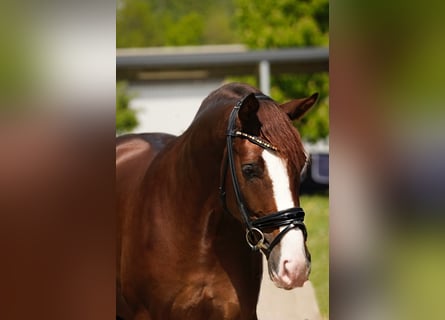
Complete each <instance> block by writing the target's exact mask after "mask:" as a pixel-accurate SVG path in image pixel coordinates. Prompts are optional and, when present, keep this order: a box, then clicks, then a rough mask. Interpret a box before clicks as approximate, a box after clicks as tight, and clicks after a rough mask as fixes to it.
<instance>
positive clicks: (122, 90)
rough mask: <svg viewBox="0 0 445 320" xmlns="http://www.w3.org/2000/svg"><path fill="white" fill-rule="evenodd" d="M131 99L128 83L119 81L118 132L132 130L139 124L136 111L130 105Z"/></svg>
mask: <svg viewBox="0 0 445 320" xmlns="http://www.w3.org/2000/svg"><path fill="white" fill-rule="evenodd" d="M130 99H131V96H130V95H129V94H128V93H127V85H126V83H125V82H118V83H117V85H116V132H117V133H118V134H121V133H124V132H127V131H130V130H132V129H134V128H135V127H136V126H137V124H138V121H137V119H136V112H135V111H134V110H132V109H130V107H129V102H130Z"/></svg>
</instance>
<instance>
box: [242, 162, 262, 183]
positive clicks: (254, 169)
mask: <svg viewBox="0 0 445 320" xmlns="http://www.w3.org/2000/svg"><path fill="white" fill-rule="evenodd" d="M241 169H242V171H243V176H244V177H245V178H246V179H252V178H257V177H260V176H261V170H260V168H259V167H258V165H256V164H254V163H249V164H244V165H242V167H241Z"/></svg>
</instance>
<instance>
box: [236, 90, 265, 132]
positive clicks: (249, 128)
mask: <svg viewBox="0 0 445 320" xmlns="http://www.w3.org/2000/svg"><path fill="white" fill-rule="evenodd" d="M259 107H260V104H259V102H258V100H257V98H256V97H255V94H253V93H251V94H249V95H248V96H247V97H245V98H244V101H243V104H242V105H241V108H240V110H239V112H238V118H239V120H240V123H241V130H242V131H243V132H245V133H248V134H251V135H259V133H260V128H261V123H260V120H259V119H258V116H257V111H258V108H259Z"/></svg>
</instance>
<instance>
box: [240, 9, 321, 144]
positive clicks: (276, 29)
mask: <svg viewBox="0 0 445 320" xmlns="http://www.w3.org/2000/svg"><path fill="white" fill-rule="evenodd" d="M235 4H236V11H235V17H234V19H235V24H236V27H237V32H238V34H239V35H240V37H241V41H242V42H243V43H245V44H247V45H248V46H249V47H250V48H253V49H259V48H261V49H263V48H286V47H307V46H327V45H328V41H329V35H328V32H329V3H328V0H305V1H303V0H301V1H295V0H278V1H277V0H263V1H251V0H235ZM253 84H255V85H257V84H256V83H253ZM271 85H272V94H271V95H272V96H273V97H274V99H275V100H278V101H285V100H289V99H293V98H297V97H304V96H309V95H310V94H312V93H314V92H315V91H317V92H319V93H320V99H319V103H318V106H317V107H316V108H315V109H313V110H312V111H310V112H309V114H308V115H307V116H306V117H304V118H303V119H302V120H301V122H300V123H297V126H298V128H299V130H300V132H301V135H302V136H303V138H304V139H306V140H309V141H315V140H317V139H320V138H325V137H327V136H328V134H329V111H328V94H329V78H328V75H327V73H314V74H299V75H295V74H285V75H280V76H273V77H272V81H271Z"/></svg>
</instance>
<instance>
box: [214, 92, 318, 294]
mask: <svg viewBox="0 0 445 320" xmlns="http://www.w3.org/2000/svg"><path fill="white" fill-rule="evenodd" d="M317 97H318V95H317V94H314V95H312V96H310V97H308V98H303V99H298V100H292V101H290V102H288V103H285V104H281V105H279V104H278V103H276V102H275V101H273V100H272V99H270V98H269V97H267V96H264V95H262V94H260V93H256V94H254V93H251V94H248V95H246V96H244V98H243V99H241V100H240V101H238V103H237V105H236V106H235V107H234V108H233V109H232V112H231V114H230V118H229V123H228V128H227V145H226V156H225V159H226V161H225V162H224V161H223V163H225V164H224V165H223V166H222V177H223V179H222V180H223V182H222V185H221V188H222V193H223V200H224V204H225V206H226V209H227V210H228V211H229V212H230V213H231V214H232V215H233V216H234V217H235V218H236V219H238V220H239V221H240V222H241V223H242V224H244V226H245V227H246V240H247V242H248V244H249V245H250V246H251V247H252V248H254V249H259V250H261V251H262V252H263V253H264V254H265V256H266V257H267V260H268V269H269V270H268V271H269V275H270V278H271V280H272V281H273V282H274V283H275V285H276V286H277V287H280V288H284V289H292V288H295V287H300V286H302V285H303V284H304V282H305V281H306V280H307V279H308V276H309V273H310V253H309V251H308V249H307V247H306V237H307V233H306V228H305V226H304V223H303V218H304V211H303V210H302V209H301V208H300V201H299V185H300V174H301V172H302V170H303V168H304V167H305V165H306V162H307V155H306V153H305V151H304V148H303V145H302V142H301V139H300V136H299V133H298V131H297V130H296V129H295V127H294V126H293V124H292V121H293V120H296V119H299V118H301V117H302V116H303V115H304V114H305V113H306V112H307V111H308V110H309V109H310V108H311V107H312V105H313V104H314V103H315V102H316V100H317Z"/></svg>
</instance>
